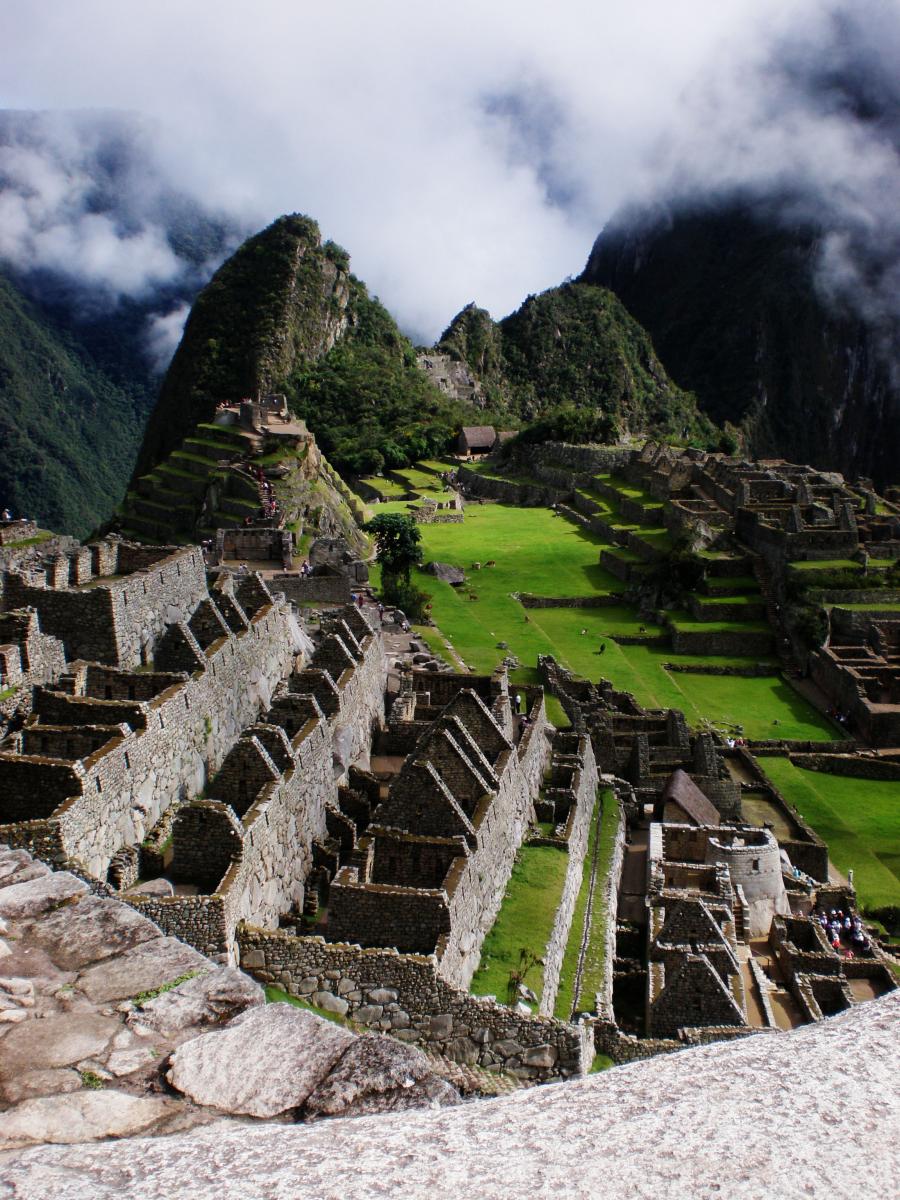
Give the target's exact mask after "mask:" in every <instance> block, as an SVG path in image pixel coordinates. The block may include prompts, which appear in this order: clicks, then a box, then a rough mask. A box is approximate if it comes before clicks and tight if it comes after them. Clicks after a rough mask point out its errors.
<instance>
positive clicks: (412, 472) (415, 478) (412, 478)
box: [391, 467, 441, 491]
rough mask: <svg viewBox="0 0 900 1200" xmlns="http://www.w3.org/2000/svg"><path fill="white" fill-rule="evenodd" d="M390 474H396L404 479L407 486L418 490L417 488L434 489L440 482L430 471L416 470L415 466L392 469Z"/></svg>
mask: <svg viewBox="0 0 900 1200" xmlns="http://www.w3.org/2000/svg"><path fill="white" fill-rule="evenodd" d="M391 474H392V475H397V476H399V477H400V478H401V479H405V480H406V481H407V483H408V484H409V486H410V487H411V488H414V489H415V490H416V491H418V490H419V488H425V489H429V488H430V489H431V490H434V489H435V488H438V489H439V486H440V482H441V481H440V480H439V479H437V478H436V477H435V475H434V473H433V472H432V471H421V470H417V469H416V468H415V467H406V468H404V469H403V470H402V471H392V472H391Z"/></svg>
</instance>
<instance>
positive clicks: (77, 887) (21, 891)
mask: <svg viewBox="0 0 900 1200" xmlns="http://www.w3.org/2000/svg"><path fill="white" fill-rule="evenodd" d="M87 890H88V886H87V884H86V883H83V882H82V881H81V880H80V879H76V878H75V876H74V875H70V874H69V872H68V871H57V872H56V873H55V874H50V875H42V876H40V877H39V878H37V879H29V880H28V881H27V882H25V883H14V884H12V885H11V886H10V887H4V888H0V917H8V918H10V919H11V920H14V921H21V920H23V919H24V918H26V917H37V916H40V914H41V913H45V912H49V911H50V909H52V908H58V907H59V905H60V904H64V903H65V902H66V900H71V899H73V898H74V897H75V896H83V895H84V893H85V892H86V891H87Z"/></svg>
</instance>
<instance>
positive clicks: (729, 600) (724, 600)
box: [695, 592, 763, 608]
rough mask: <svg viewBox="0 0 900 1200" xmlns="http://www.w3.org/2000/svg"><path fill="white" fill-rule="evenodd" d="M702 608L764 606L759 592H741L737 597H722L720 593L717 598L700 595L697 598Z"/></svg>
mask: <svg viewBox="0 0 900 1200" xmlns="http://www.w3.org/2000/svg"><path fill="white" fill-rule="evenodd" d="M695 599H696V600H697V602H698V603H699V604H700V606H701V608H703V607H706V606H707V605H715V604H735V605H738V604H740V605H747V604H762V602H763V599H762V596H761V594H760V593H759V592H755V593H754V592H741V593H740V595H736V596H721V595H719V594H718V593H717V594H716V595H715V596H706V595H702V594H700V593H698V594H697V595H696V597H695Z"/></svg>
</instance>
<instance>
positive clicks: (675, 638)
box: [672, 628, 773, 658]
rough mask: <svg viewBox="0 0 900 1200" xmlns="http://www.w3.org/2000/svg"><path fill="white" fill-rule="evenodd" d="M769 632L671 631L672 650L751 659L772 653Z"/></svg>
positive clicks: (771, 639)
mask: <svg viewBox="0 0 900 1200" xmlns="http://www.w3.org/2000/svg"><path fill="white" fill-rule="evenodd" d="M772 642H773V636H772V633H771V632H770V631H765V632H764V631H759V632H755V631H753V630H744V631H741V630H737V629H735V630H715V631H713V630H707V629H702V630H679V629H676V628H673V629H672V649H673V650H674V651H675V653H676V654H716V655H721V656H722V657H729V656H731V655H734V656H735V657H738V658H752V657H753V656H754V655H767V654H770V653H771V651H772Z"/></svg>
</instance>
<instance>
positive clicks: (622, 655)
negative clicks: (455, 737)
mask: <svg viewBox="0 0 900 1200" xmlns="http://www.w3.org/2000/svg"><path fill="white" fill-rule="evenodd" d="M390 507H392V506H387V505H384V504H382V505H379V507H378V511H379V512H385V511H390ZM398 511H405V504H400V505H398ZM420 532H421V535H422V548H423V555H424V561H425V562H428V561H430V560H432V559H435V560H437V561H438V562H449V563H453V564H456V565H459V566H461V567H463V568H464V569H465V570H466V573H467V576H468V580H469V584H468V586H467V587H466V586H464V587H461V588H452V587H450V585H449V584H446V583H441V582H440V581H439V580H437V579H435V578H434V577H433V576H431V575H426V574H425V573H424V572H422V571H416V572H415V575H414V578H415V583H416V585H417V586H418V587H420V588H422V589H423V590H424V591H425V592H427V593H428V595H429V596H430V597H431V604H432V609H431V614H430V615H431V617H432V619H433V620H434V622H435V624H436V625H437V628H436V629H435V628H434V627H425V628H423V629H421V630H417V632H420V633H421V634H422V636H423V637H424V638H425V640H426V642H427V643H428V645H429V646H430V648H431V649H433V650H436V651H438V652H439V653H441V654H442V655H443V656H444V657H445V658H446V659H447V660H448V661H449V662H454V661H455V660H454V657H453V654H452V653H451V652H450V649H449V647H452V648H453V650H454V651H455V652H456V654H457V655H458V656H459V658H461V659H462V661H463V662H465V663H466V664H468V665H469V666H471V667H472V669H473V670H475V671H477V672H480V673H488V672H490V671H493V670H494V668H495V667H496V666H497V665H498V664H499V663H500V662H501V661H502V659H503V658H504V657H505V656H507V655H509V654H514V655H515V656H516V657H517V658H518V659H519V661H520V662H521V663H522V664H523V668H524V669H525V670H527V671H529V672H530V674H528V675H525V674H520V673H519V672H515V673H514V674H513V679H514V680H518V681H519V682H522V683H536V682H537V675H536V674H535V673H534V668H535V666H536V663H537V658H538V655H540V654H552V655H554V657H555V658H556V659H557V660H558V661H559V662H561V663H562V664H563V666H565V667H568V668H569V669H570V670H572V671H574V672H576V673H577V674H579V675H582V676H584V678H586V679H593V680H596V679H598V678H600V677H603V678H606V679H610V680H611V681H612V682H613V684H614V685H615V686H616V687H617V688H621V689H623V690H625V691H629V692H633V693H634V695H635V696H636V698H637V700H638V701H639V703H641V704H643V705H645V706H646V707H648V708H668V707H675V708H681V709H683V710H684V712H685V714H686V716H687V719H688V721H689V722H690V723H691V724H693V725H697V724H699V723H700V722H701V721H704V720H707V719H712V720H713V721H716V722H721V723H722V724H723V725H726V724H736V723H741V724H743V725H744V734H745V736H746V737H751V738H769V737H772V736H774V734H773V726H772V722H773V720H777V721H778V722H779V726H780V728H779V729H778V730H777V736H780V737H785V738H801V739H809V740H818V741H828V740H830V739H832V738H833V737H834V736H835V731H834V729H833V728H832V726H831V724H830V722H828V721H827V720H826V719H825V718H824V717H822V716H821V715H820V714H819V713H817V712H816V710H815V709H814V708H813V707H812V706H811V705H810V704H808V703H807V702H806V701H805V700H804V699H803V698H802V697H800V696H799V695H798V694H797V693H796V692H794V691H793V689H792V688H790V687H788V685H787V684H785V683H784V681H783V680H782V679H781V678H780V676H779V675H778V665H777V663H776V661H775V660H774V659H772V660H771V662H772V675H771V676H762V677H759V678H738V677H728V676H706V675H687V674H675V673H674V672H668V671H666V670H665V669H664V667H663V664H664V663H665V662H670V661H671V662H685V663H700V664H703V665H712V666H730V665H733V666H742V665H743V666H748V665H751V664H753V663H757V662H759V661H760V659H759V657H758V656H754V657H751V658H740V657H724V656H717V655H697V654H686V655H676V654H673V653H672V651H671V649H669V648H668V647H666V646H652V645H650V646H648V645H635V646H620V645H618V644H616V643H615V642H613V641H612V637H613V635H615V634H631V635H635V634H639V632H640V627H641V625H646V632H647V633H648V634H651V635H652V634H654V633H660V632H662V631H661V630H660V629H659V628H658V627H657V626H654V625H652V624H648V623H647V622H646V621H641V620H640V619H639V618H638V616H637V613H636V612H635V610H634V609H632V608H630V607H628V606H626V605H625V604H624V603H623V604H621V605H616V606H614V607H609V608H533V609H528V610H525V609H524V608H523V607H522V605H521V604H520V603H519V602H518V600H516V599H514V598H513V595H512V593H514V592H515V593H521V592H531V593H533V594H534V595H538V596H560V595H566V596H589V595H596V594H598V593H604V594H611V593H618V592H620V591H621V588H622V584H621V582H620V581H619V580H618V579H615V578H614V576H612V575H610V574H609V572H607V571H606V570H605V569H604V568H603V567H601V566H600V565H599V557H600V553H601V552H602V551H603V550H606V549H609V547H608V546H607V544H606V543H605V542H604V541H603V540H602V539H601V538H599V537H598V536H597V535H596V534H594V533H592V532H591V531H590V530H587V529H585V528H584V527H582V526H580V525H576V524H574V523H572V522H569V521H566V520H565V519H563V518H560V517H555V516H554V515H553V513H552V512H551V511H550V510H549V509H546V508H516V507H514V506H511V505H503V504H491V505H487V504H486V505H476V504H470V505H468V506H467V508H466V519H465V522H464V524H461V525H423V526H420ZM616 553H617V554H625V553H626V552H624V551H621V550H616ZM491 559H493V560H496V566H494V567H485V566H482V568H481V570H479V571H473V570H472V569H471V564H472V563H473V562H481V563H482V564H483V563H485V562H487V561H489V560H491ZM377 579H378V572H377V570H376V571H374V572H373V584H375V586H377ZM472 595H474V596H475V597H476V599H475V600H472V599H471V598H470V597H471V596H472ZM693 625H694V626H696V627H698V628H700V629H702V630H704V631H709V630H711V629H715V628H716V627H717V626H716V624H715V623H710V622H694V623H693ZM757 626H758V627H759V629H761V630H766V631H767V632H771V630H770V629H769V626H768V625H767V624H765V623H762V622H756V623H753V622H747V623H745V624H741V623H737V624H735V623H734V622H731V623H728V624H725V625H723V627H725V628H728V629H734V628H739V629H753V628H755V627H757ZM582 629H584V630H585V633H584V634H582V632H581V631H582ZM601 641H602V642H605V644H606V651H605V652H604V654H603V655H602V656H601V655H598V653H597V651H598V648H599V644H600V642H601ZM500 642H505V643H506V648H504V647H501V646H500V645H499V643H500ZM763 661H769V660H765V659H764V660H763ZM548 712H549V715H550V719H551V720H552V721H553V723H554V724H568V722H567V721H566V720H565V717H564V715H563V714H562V711H561V710H560V709H559V708H558V706H557V705H556V704H555V703H551V700H550V698H548Z"/></svg>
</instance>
